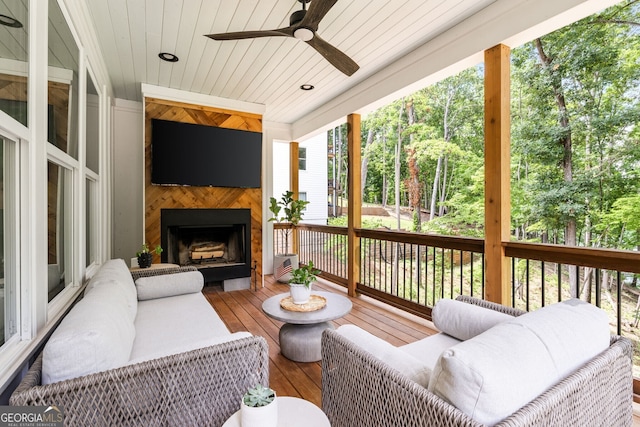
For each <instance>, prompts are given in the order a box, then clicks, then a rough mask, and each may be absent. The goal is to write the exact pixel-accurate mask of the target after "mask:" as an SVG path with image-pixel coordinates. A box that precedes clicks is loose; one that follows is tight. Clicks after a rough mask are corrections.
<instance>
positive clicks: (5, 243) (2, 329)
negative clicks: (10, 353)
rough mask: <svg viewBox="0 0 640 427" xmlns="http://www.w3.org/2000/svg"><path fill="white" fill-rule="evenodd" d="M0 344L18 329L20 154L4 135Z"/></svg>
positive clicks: (0, 140) (0, 177) (0, 162)
mask: <svg viewBox="0 0 640 427" xmlns="http://www.w3.org/2000/svg"><path fill="white" fill-rule="evenodd" d="M0 157H1V158H0V195H1V197H0V203H1V206H0V345H4V343H5V342H7V341H8V340H9V339H11V337H12V336H14V335H16V334H17V332H18V326H17V325H18V292H17V280H16V272H17V256H18V255H17V253H18V252H19V248H18V246H17V245H18V238H17V236H18V233H17V228H18V227H17V211H16V209H17V207H18V203H17V194H18V191H17V188H18V178H17V177H18V175H17V173H18V172H17V164H16V163H17V158H18V156H17V154H16V144H15V143H14V142H12V141H11V140H8V139H5V138H2V136H0Z"/></svg>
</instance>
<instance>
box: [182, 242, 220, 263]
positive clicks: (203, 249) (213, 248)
mask: <svg viewBox="0 0 640 427" xmlns="http://www.w3.org/2000/svg"><path fill="white" fill-rule="evenodd" d="M226 249H227V245H226V244H225V243H219V242H207V243H200V244H198V245H193V246H192V247H191V251H190V253H191V255H190V256H191V259H192V260H193V261H203V260H207V259H214V258H222V257H224V253H225V251H226Z"/></svg>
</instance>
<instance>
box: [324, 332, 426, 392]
mask: <svg viewBox="0 0 640 427" xmlns="http://www.w3.org/2000/svg"><path fill="white" fill-rule="evenodd" d="M336 331H337V332H338V333H339V334H340V335H342V336H344V337H345V338H347V339H349V340H350V341H351V342H353V343H354V344H356V345H357V346H359V347H361V348H362V349H363V350H366V351H367V352H369V353H371V354H372V355H373V356H374V357H375V358H377V359H379V360H381V361H383V362H385V363H386V364H387V365H389V367H391V368H393V369H395V370H397V371H399V372H400V373H402V374H404V375H406V376H407V377H409V378H410V379H411V380H413V381H415V382H416V383H418V384H420V385H421V386H423V387H427V386H428V385H429V377H430V375H431V368H430V367H429V366H427V365H425V364H423V363H422V362H421V361H420V360H418V359H416V358H415V357H413V356H411V355H410V354H409V353H406V352H404V351H402V350H401V349H399V348H398V347H395V346H394V345H392V344H390V343H388V342H387V341H385V340H383V339H381V338H378V337H376V336H375V335H373V334H370V333H369V332H367V331H365V330H364V329H361V328H359V327H358V326H356V325H342V326H340V327H339V328H338V329H337V330H336Z"/></svg>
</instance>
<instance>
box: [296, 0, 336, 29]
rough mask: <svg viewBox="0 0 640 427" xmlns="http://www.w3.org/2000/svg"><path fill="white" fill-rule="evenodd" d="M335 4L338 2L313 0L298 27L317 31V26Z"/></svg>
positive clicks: (334, 0) (333, 0)
mask: <svg viewBox="0 0 640 427" xmlns="http://www.w3.org/2000/svg"><path fill="white" fill-rule="evenodd" d="M337 2H338V0H313V1H312V2H311V5H310V6H309V10H308V11H307V13H306V15H304V18H303V19H302V21H301V22H300V24H299V26H300V27H305V28H310V29H312V30H313V31H318V24H319V23H320V21H322V18H324V16H325V15H326V14H327V13H328V12H329V10H330V9H331V8H332V7H333V5H334V4H336V3H337Z"/></svg>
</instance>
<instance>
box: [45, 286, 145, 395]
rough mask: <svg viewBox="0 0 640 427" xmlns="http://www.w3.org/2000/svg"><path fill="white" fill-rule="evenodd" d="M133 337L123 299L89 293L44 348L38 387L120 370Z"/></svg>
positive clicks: (103, 290)
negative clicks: (111, 370)
mask: <svg viewBox="0 0 640 427" xmlns="http://www.w3.org/2000/svg"><path fill="white" fill-rule="evenodd" d="M135 334H136V332H135V329H134V326H133V321H132V320H131V317H130V314H129V309H128V307H127V305H126V297H125V296H124V295H123V294H122V293H118V292H113V288H112V287H107V286H102V287H97V288H95V289H93V290H92V291H91V292H90V293H88V294H87V295H85V297H84V298H83V299H82V300H80V301H79V302H78V303H77V304H76V305H75V307H73V309H72V310H71V311H70V312H69V314H67V316H66V317H65V318H64V319H63V320H62V322H61V323H60V325H59V326H58V328H57V329H56V330H55V331H54V332H53V334H52V335H51V338H49V341H48V342H47V344H46V345H45V348H44V351H43V359H42V383H43V384H50V383H54V382H58V381H62V380H66V379H69V378H76V377H80V376H83V375H87V374H92V373H95V372H101V371H106V370H108V369H112V368H117V367H120V366H124V365H125V364H126V363H127V361H128V360H129V356H130V354H131V348H132V346H133V341H134V338H135Z"/></svg>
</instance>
